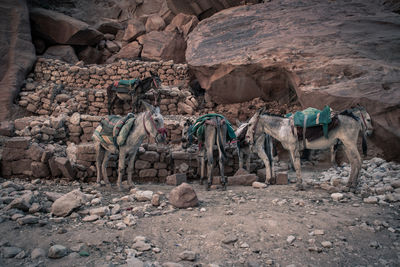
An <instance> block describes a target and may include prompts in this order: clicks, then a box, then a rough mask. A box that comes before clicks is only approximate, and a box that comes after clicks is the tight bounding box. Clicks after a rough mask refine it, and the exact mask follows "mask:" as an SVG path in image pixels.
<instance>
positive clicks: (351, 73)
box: [186, 0, 400, 160]
mask: <svg viewBox="0 0 400 267" xmlns="http://www.w3.org/2000/svg"><path fill="white" fill-rule="evenodd" d="M355 2H356V3H357V4H355ZM355 2H354V1H352V2H347V1H344V0H340V1H335V2H334V3H333V2H329V3H328V2H321V1H307V3H303V4H301V8H299V7H300V5H299V3H297V2H293V3H291V4H290V5H285V7H284V8H282V5H281V3H280V2H277V1H272V2H269V3H265V4H259V5H253V6H242V7H237V8H231V9H227V10H223V11H221V12H219V13H217V14H215V15H214V16H212V17H210V18H208V19H205V20H202V21H201V22H200V23H199V24H198V26H197V27H196V28H195V29H194V30H193V31H192V33H191V34H190V35H189V37H188V40H187V51H186V60H187V62H188V64H189V66H190V69H191V70H192V71H193V73H194V74H195V76H196V78H197V79H198V81H199V83H200V85H201V87H202V88H204V89H206V91H207V93H208V94H209V95H210V96H211V97H212V100H213V101H214V102H216V103H235V102H242V101H247V100H250V99H252V98H255V97H262V98H263V99H264V100H268V101H271V100H276V101H278V102H280V103H287V102H288V101H289V97H290V95H293V94H294V93H296V94H297V96H298V99H299V101H300V103H301V104H302V106H303V107H304V108H306V107H310V106H311V107H315V108H320V109H321V108H323V107H324V106H325V105H329V106H330V107H332V108H333V109H335V110H343V109H345V108H350V107H351V106H353V105H354V104H356V103H360V104H361V105H363V106H365V107H366V109H367V110H368V112H369V113H370V114H371V115H372V120H373V124H374V127H375V129H376V130H375V132H374V138H373V140H376V142H375V143H376V145H377V146H379V147H380V148H382V149H383V150H384V153H385V157H386V159H397V160H400V153H399V152H398V151H400V121H399V120H398V119H397V118H398V117H399V116H400V107H399V105H398V102H399V99H400V87H399V86H400V76H399V75H398V71H397V69H398V63H397V62H398V61H399V57H398V55H399V54H398V53H397V51H398V46H397V45H396V44H397V39H398V38H399V33H398V31H394V29H393V26H392V25H393V21H397V20H398V14H395V13H391V12H389V11H387V10H384V8H383V7H382V6H381V4H380V3H378V2H375V1H355ZM370 10H375V12H376V13H374V14H371V13H370ZM350 13H351V14H352V16H343V14H350ZM266 14H273V15H266ZM316 14H318V15H316ZM310 25H312V27H310ZM377 32H379V33H380V34H376V33H377ZM210 33H212V34H210ZM365 36H368V38H365ZM221 44H224V45H221ZM282 44H284V45H282ZM377 47H378V48H377ZM210 51H212V52H210ZM393 55H395V56H394V57H393ZM382 66H384V67H382ZM382 68H383V69H382ZM227 88H228V90H227Z"/></svg>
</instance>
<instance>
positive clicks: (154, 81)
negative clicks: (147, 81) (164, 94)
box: [150, 71, 161, 89]
mask: <svg viewBox="0 0 400 267" xmlns="http://www.w3.org/2000/svg"><path fill="white" fill-rule="evenodd" d="M150 75H151V77H150V78H151V85H152V87H153V88H154V89H159V88H160V87H161V79H160V77H159V76H158V74H156V73H154V72H152V71H150Z"/></svg>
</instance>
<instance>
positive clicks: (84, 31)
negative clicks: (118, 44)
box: [30, 8, 103, 45]
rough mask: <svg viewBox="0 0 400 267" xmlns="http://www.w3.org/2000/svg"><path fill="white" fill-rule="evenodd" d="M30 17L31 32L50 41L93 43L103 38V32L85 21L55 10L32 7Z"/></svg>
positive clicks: (74, 43)
mask: <svg viewBox="0 0 400 267" xmlns="http://www.w3.org/2000/svg"><path fill="white" fill-rule="evenodd" d="M30 18H31V22H32V29H33V33H34V34H35V35H38V36H40V37H42V38H43V39H45V40H47V41H48V42H51V43H56V44H69V45H95V44H97V43H98V42H99V41H100V40H101V39H103V34H102V33H101V32H99V31H98V30H96V29H94V28H92V27H90V26H89V25H88V24H87V23H85V22H83V21H80V20H77V19H75V18H73V17H70V16H67V15H64V14H62V13H59V12H56V11H52V10H47V9H43V8H33V9H32V10H31V12H30Z"/></svg>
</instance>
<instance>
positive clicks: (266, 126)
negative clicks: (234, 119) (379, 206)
mask: <svg viewBox="0 0 400 267" xmlns="http://www.w3.org/2000/svg"><path fill="white" fill-rule="evenodd" d="M356 113H357V114H359V116H360V117H361V118H362V119H357V116H355V114H356ZM338 121H339V125H338V126H337V127H336V128H334V129H332V130H330V131H329V133H328V138H325V137H324V136H322V137H319V138H317V139H315V140H312V141H308V140H307V139H306V140H305V141H304V142H299V141H298V138H297V130H296V127H294V123H293V119H292V118H285V117H281V116H279V115H273V114H260V113H259V112H256V114H254V116H253V117H252V118H251V119H250V121H249V124H250V126H249V129H248V131H247V134H246V138H247V140H248V142H249V143H251V144H254V142H255V140H258V138H259V137H260V135H262V134H264V133H267V134H270V135H271V136H272V137H273V138H275V139H277V140H278V141H279V142H281V143H282V146H283V147H284V148H285V149H287V150H289V153H290V158H291V160H292V162H293V165H294V169H295V170H296V178H297V188H298V189H303V184H302V178H301V165H300V154H299V151H300V149H303V148H304V147H303V146H304V145H305V148H308V149H325V148H329V147H331V146H333V145H334V144H336V142H337V140H340V141H341V142H342V143H343V145H344V150H345V152H346V155H347V158H348V159H349V161H350V165H351V171H350V175H349V180H348V183H347V186H348V187H349V188H351V189H355V188H356V187H357V183H358V181H357V180H358V175H359V172H360V169H361V157H360V154H359V152H358V150H357V139H358V135H359V133H360V131H362V132H364V133H365V135H371V134H372V131H373V127H372V122H371V117H370V115H369V114H368V113H367V111H366V110H365V109H364V108H363V107H361V106H360V107H357V108H354V109H352V110H351V111H350V112H349V113H343V114H339V115H338ZM255 145H256V146H258V145H259V144H255ZM265 167H266V169H267V173H266V181H267V182H269V181H270V178H271V177H269V173H270V172H269V168H270V166H267V164H266V166H265Z"/></svg>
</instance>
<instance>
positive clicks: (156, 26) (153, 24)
mask: <svg viewBox="0 0 400 267" xmlns="http://www.w3.org/2000/svg"><path fill="white" fill-rule="evenodd" d="M145 28H146V32H152V31H162V30H163V29H164V28H165V21H164V19H163V18H162V17H161V16H160V15H158V14H153V15H151V16H149V17H148V18H147V21H146V25H145Z"/></svg>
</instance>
